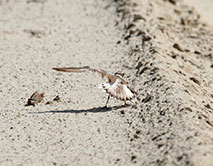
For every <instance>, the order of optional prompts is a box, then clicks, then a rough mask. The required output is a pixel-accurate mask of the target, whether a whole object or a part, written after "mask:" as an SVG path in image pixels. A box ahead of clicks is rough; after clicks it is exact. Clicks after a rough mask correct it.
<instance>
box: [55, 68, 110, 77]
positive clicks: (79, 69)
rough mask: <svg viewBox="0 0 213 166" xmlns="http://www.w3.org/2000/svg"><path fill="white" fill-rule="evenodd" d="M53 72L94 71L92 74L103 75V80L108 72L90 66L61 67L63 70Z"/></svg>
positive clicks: (58, 69)
mask: <svg viewBox="0 0 213 166" xmlns="http://www.w3.org/2000/svg"><path fill="white" fill-rule="evenodd" d="M52 69H53V70H57V71H63V72H85V71H92V72H97V73H99V74H101V76H102V78H104V77H105V76H106V74H107V73H106V72H105V71H104V70H97V69H94V68H90V67H89V66H84V67H61V68H52Z"/></svg>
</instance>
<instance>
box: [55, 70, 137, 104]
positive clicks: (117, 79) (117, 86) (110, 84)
mask: <svg viewBox="0 0 213 166" xmlns="http://www.w3.org/2000/svg"><path fill="white" fill-rule="evenodd" d="M53 70H57V71H62V72H86V71H92V72H96V73H99V74H100V75H101V77H102V78H104V79H105V80H106V83H102V84H100V85H99V88H101V89H102V90H103V91H104V92H106V93H107V94H108V98H107V102H106V105H105V107H107V104H108V102H109V99H110V97H114V98H116V99H119V100H122V101H124V102H125V104H127V103H126V102H131V103H137V97H136V96H137V95H138V93H137V92H136V91H135V90H133V89H132V88H130V87H129V86H128V84H127V82H126V81H124V79H123V76H124V74H123V73H122V72H116V73H114V74H108V73H107V72H106V71H104V70H97V69H94V68H90V67H89V66H84V67H64V68H53Z"/></svg>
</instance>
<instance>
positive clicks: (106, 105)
mask: <svg viewBox="0 0 213 166" xmlns="http://www.w3.org/2000/svg"><path fill="white" fill-rule="evenodd" d="M109 99H110V95H108V98H107V102H106V105H105V108H107V104H108V102H109Z"/></svg>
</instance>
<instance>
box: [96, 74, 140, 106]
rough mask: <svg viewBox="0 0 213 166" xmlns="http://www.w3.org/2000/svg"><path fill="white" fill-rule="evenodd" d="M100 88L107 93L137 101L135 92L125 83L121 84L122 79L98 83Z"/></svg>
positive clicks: (126, 99) (124, 99)
mask: <svg viewBox="0 0 213 166" xmlns="http://www.w3.org/2000/svg"><path fill="white" fill-rule="evenodd" d="M99 87H100V88H102V89H103V91H105V92H106V93H108V94H109V95H111V96H113V97H115V98H117V99H120V100H123V101H131V102H134V103H135V102H137V98H136V93H134V92H133V91H132V90H131V89H129V87H128V86H127V85H126V84H122V80H120V79H119V78H118V79H116V81H115V82H114V83H103V84H100V86H99Z"/></svg>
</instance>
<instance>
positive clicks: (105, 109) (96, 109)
mask: <svg viewBox="0 0 213 166" xmlns="http://www.w3.org/2000/svg"><path fill="white" fill-rule="evenodd" d="M130 106H131V105H120V106H113V107H94V108H90V109H79V110H73V109H71V110H52V111H42V112H30V113H31V114H46V113H74V114H80V113H88V112H91V113H101V112H109V111H112V110H118V109H121V108H127V107H130Z"/></svg>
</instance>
